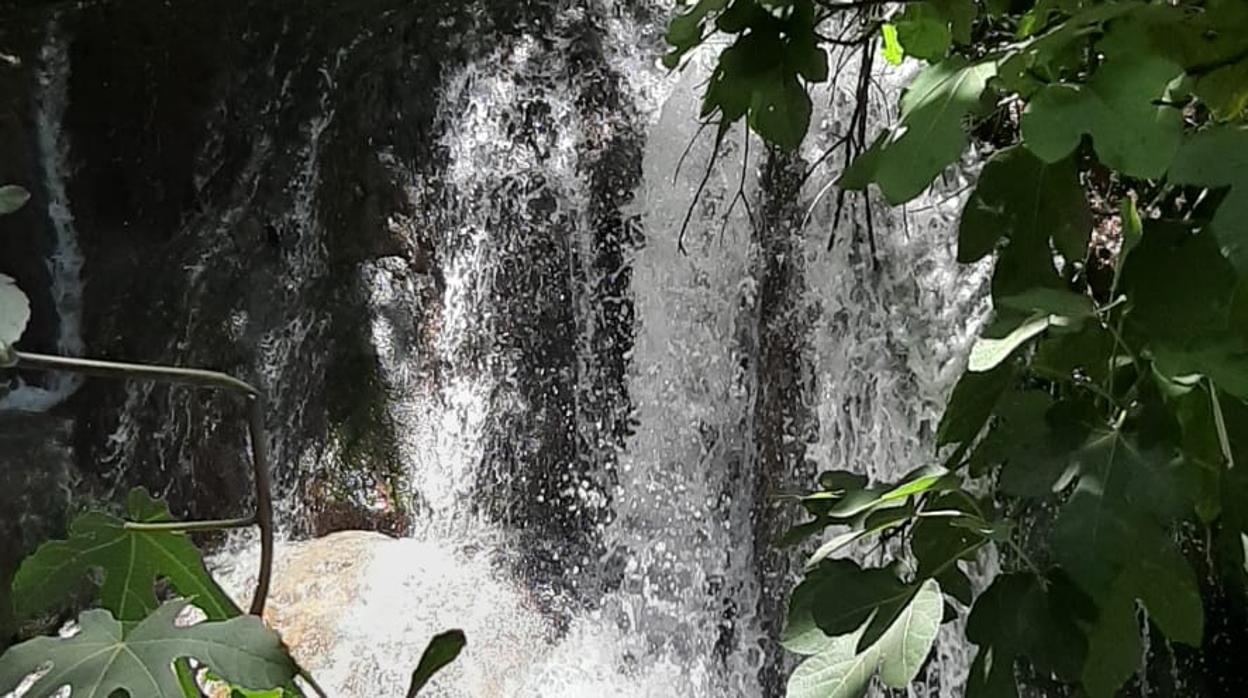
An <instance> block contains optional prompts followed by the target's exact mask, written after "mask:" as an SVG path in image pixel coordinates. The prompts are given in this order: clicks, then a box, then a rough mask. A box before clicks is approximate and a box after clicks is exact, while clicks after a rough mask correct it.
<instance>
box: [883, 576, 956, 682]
mask: <svg viewBox="0 0 1248 698" xmlns="http://www.w3.org/2000/svg"><path fill="white" fill-rule="evenodd" d="M943 610H944V598H943V596H942V595H941V593H940V584H939V583H937V582H936V580H935V579H928V580H927V581H925V582H923V584H922V585H920V586H919V590H918V592H917V593H915V595H914V598H912V599H911V600H910V603H908V604H906V606H905V608H904V609H902V611H901V613H899V614H898V615H897V618H896V619H895V620H894V621H893V624H892V625H890V626H889V627H888V630H886V631H884V634H883V635H882V636H881V637H880V640H879V643H878V644H877V645H876V647H875V648H874V649H875V650H876V651H877V652H878V653H879V655H880V680H881V681H883V682H884V685H886V686H891V687H893V688H905V687H906V686H908V685H910V682H911V681H913V680H914V678H915V677H916V676H918V674H919V669H920V668H922V667H923V662H924V661H926V660H927V655H928V654H929V653H930V652H931V651H932V644H933V643H935V642H936V633H937V631H939V630H940V619H941V616H942V615H943Z"/></svg>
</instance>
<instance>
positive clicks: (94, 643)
mask: <svg viewBox="0 0 1248 698" xmlns="http://www.w3.org/2000/svg"><path fill="white" fill-rule="evenodd" d="M187 604H188V602H187V601H185V600H179V601H171V602H169V603H166V604H164V605H162V606H160V607H159V608H158V609H157V610H156V611H154V612H153V613H152V614H151V615H150V616H148V617H147V618H145V619H144V620H142V621H141V622H139V623H138V624H137V625H135V626H134V627H133V628H130V629H129V630H127V629H126V627H125V626H124V625H123V624H122V623H121V622H119V621H118V620H116V619H114V618H113V617H112V615H111V614H109V613H108V611H104V610H100V609H94V610H90V611H85V612H84V613H83V614H82V615H81V616H79V625H80V631H79V632H78V634H77V635H74V636H73V637H71V638H69V639H54V638H49V637H41V638H36V639H34V640H31V641H29V642H24V643H22V644H20V645H17V646H15V647H13V648H11V649H10V650H9V651H8V652H6V653H5V654H4V655H3V656H2V657H0V691H4V692H8V691H11V690H13V689H15V688H17V686H18V684H19V683H21V682H22V681H23V680H24V679H25V678H26V677H27V676H28V675H30V674H32V673H35V672H36V671H39V670H40V668H41V667H43V666H45V665H46V664H49V663H50V664H51V669H50V670H49V671H48V673H47V674H45V675H44V676H43V677H42V678H40V679H39V680H38V681H36V682H35V683H34V685H33V686H32V687H31V688H30V690H29V691H28V692H27V693H26V694H25V695H26V698H45V697H47V696H53V695H58V694H59V691H60V688H61V687H62V686H66V685H68V686H69V687H70V691H71V693H72V695H73V696H74V698H110V697H111V696H112V695H113V693H114V692H116V691H122V692H124V693H125V694H126V695H129V696H132V697H133V698H183V694H182V687H181V685H180V684H179V683H178V679H177V677H176V676H175V675H174V672H173V664H174V661H175V660H178V659H181V658H184V657H192V658H195V659H197V660H199V661H201V662H203V663H204V664H206V665H207V666H208V667H209V668H210V669H211V670H212V671H213V672H214V673H215V674H217V675H218V676H220V677H221V678H223V679H224V680H226V681H228V682H230V683H232V684H235V685H238V686H242V687H245V688H251V689H267V688H273V687H276V686H282V685H284V684H286V683H287V682H288V681H291V680H292V679H293V678H294V675H295V667H294V663H293V662H291V660H290V658H289V657H288V656H287V655H286V652H285V651H284V650H283V649H282V643H281V640H279V639H278V637H277V635H276V634H275V633H273V631H271V630H269V629H268V628H266V627H264V623H263V622H261V621H260V619H259V618H255V617H251V616H247V617H242V618H235V619H233V620H228V621H220V622H205V623H200V624H198V625H192V626H190V627H177V626H175V625H174V620H175V619H176V618H177V616H178V614H179V613H181V611H182V610H183V609H184V608H185V607H186V606H187Z"/></svg>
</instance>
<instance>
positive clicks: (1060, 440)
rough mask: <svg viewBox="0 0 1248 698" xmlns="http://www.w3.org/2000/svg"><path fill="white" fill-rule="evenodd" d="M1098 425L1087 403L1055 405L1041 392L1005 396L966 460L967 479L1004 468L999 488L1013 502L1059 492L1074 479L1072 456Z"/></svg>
mask: <svg viewBox="0 0 1248 698" xmlns="http://www.w3.org/2000/svg"><path fill="white" fill-rule="evenodd" d="M1096 420H1097V415H1096V410H1095V408H1094V407H1093V406H1092V405H1091V404H1090V403H1089V402H1088V401H1081V400H1078V399H1076V398H1068V399H1064V400H1062V401H1059V402H1054V401H1053V400H1052V398H1051V397H1049V395H1048V393H1046V392H1045V391H1042V390H1022V391H1017V392H1012V393H1008V394H1007V395H1006V396H1005V398H1004V399H1003V400H1002V401H1001V403H1000V405H999V406H998V408H997V415H996V420H995V422H994V424H993V427H992V431H990V432H989V433H988V436H987V437H985V438H984V440H983V442H982V443H981V444H980V445H979V448H977V449H976V450H975V453H974V454H973V455H972V457H971V462H972V473H984V472H987V470H988V468H989V467H991V466H993V465H996V464H999V463H1003V464H1004V465H1005V467H1004V468H1003V469H1002V471H1001V476H1000V479H999V481H998V484H999V485H1000V487H1001V490H1002V491H1003V492H1006V493H1007V494H1010V495H1014V496H1017V497H1044V496H1048V495H1051V494H1053V493H1054V492H1057V491H1060V490H1062V489H1064V488H1065V487H1066V485H1067V484H1069V483H1070V478H1071V477H1073V476H1074V474H1075V470H1076V468H1075V465H1074V464H1073V463H1072V462H1071V453H1072V452H1073V451H1074V450H1075V449H1077V448H1079V447H1080V446H1082V445H1083V443H1084V441H1085V440H1086V439H1087V437H1088V434H1089V433H1090V430H1091V424H1092V423H1093V422H1095V421H1096Z"/></svg>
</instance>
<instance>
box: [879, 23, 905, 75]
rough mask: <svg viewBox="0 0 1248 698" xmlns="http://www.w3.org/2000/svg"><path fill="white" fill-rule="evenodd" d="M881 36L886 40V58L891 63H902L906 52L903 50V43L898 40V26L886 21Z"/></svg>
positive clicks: (881, 28)
mask: <svg viewBox="0 0 1248 698" xmlns="http://www.w3.org/2000/svg"><path fill="white" fill-rule="evenodd" d="M880 37H881V38H882V39H883V42H884V51H883V53H884V60H886V61H888V62H889V64H890V65H901V61H902V60H904V59H905V57H906V52H905V51H903V50H902V48H901V43H900V42H898V41H897V26H896V25H894V24H889V23H885V24H884V25H883V26H881V27H880Z"/></svg>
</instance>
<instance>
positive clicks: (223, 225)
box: [0, 0, 467, 516]
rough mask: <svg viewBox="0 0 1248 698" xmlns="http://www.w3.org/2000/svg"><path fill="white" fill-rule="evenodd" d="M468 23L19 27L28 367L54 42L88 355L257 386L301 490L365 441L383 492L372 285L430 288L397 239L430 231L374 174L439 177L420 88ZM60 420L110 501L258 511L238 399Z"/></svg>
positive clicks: (41, 285) (385, 20)
mask: <svg viewBox="0 0 1248 698" xmlns="http://www.w3.org/2000/svg"><path fill="white" fill-rule="evenodd" d="M452 10H454V12H452ZM456 13H458V16H457V15H456ZM466 17H467V14H466V12H465V11H464V10H463V9H462V8H461V7H460V6H459V5H458V4H454V3H439V2H430V3H408V2H400V1H398V0H391V1H389V2H382V1H374V2H338V3H332V2H331V3H320V4H318V7H317V8H316V10H315V11H313V10H311V9H309V8H308V7H307V6H306V4H305V3H302V2H276V3H271V2H264V3H260V2H251V3H243V4H235V5H233V6H231V7H208V6H205V5H203V4H202V3H196V2H181V1H179V2H164V1H163V0H138V1H137V2H100V3H89V4H84V5H75V6H68V5H56V4H53V3H47V4H27V5H22V6H21V7H9V8H7V13H6V19H5V22H4V29H3V33H2V34H0V40H3V41H4V48H5V49H6V50H11V51H14V52H16V53H18V54H19V55H20V58H21V59H22V65H21V66H20V67H16V68H11V69H8V70H4V71H3V74H0V81H3V85H2V87H3V88H4V93H3V95H2V97H0V98H2V99H3V100H4V104H5V107H6V109H4V110H3V113H4V117H3V118H4V127H5V128H4V132H3V136H2V137H0V138H2V140H0V149H2V150H3V153H4V155H5V157H4V158H2V159H0V160H2V161H3V163H4V164H3V168H4V171H2V172H0V174H2V175H4V176H5V177H6V181H8V180H10V179H11V180H13V181H22V182H31V183H33V184H32V185H31V186H30V188H31V190H32V192H33V193H34V195H35V198H34V199H33V200H32V205H31V206H30V207H28V210H27V211H25V212H23V213H22V214H21V215H20V216H15V217H11V218H8V219H5V220H3V221H0V226H3V229H2V230H0V232H2V233H3V234H0V252H2V253H3V256H0V273H7V274H12V275H16V276H18V277H19V280H20V281H21V283H22V285H23V287H25V288H27V289H28V290H29V291H30V293H31V296H32V298H33V300H34V304H35V320H34V321H33V323H32V327H31V331H30V334H29V335H28V337H27V341H26V342H25V343H24V346H25V347H26V348H28V349H40V350H49V349H53V348H54V346H53V339H54V335H55V326H56V324H57V317H56V315H57V314H56V308H55V307H54V305H53V303H52V302H51V300H50V299H49V298H48V296H47V289H48V287H49V286H50V283H51V281H50V279H49V278H48V271H47V266H46V260H47V259H49V258H50V255H51V254H52V253H53V252H54V251H53V250H52V249H51V247H52V245H51V244H50V242H49V239H50V235H49V232H48V231H49V227H50V226H49V222H48V221H47V220H46V215H45V214H44V212H45V211H46V210H47V206H46V200H47V196H46V191H44V190H45V189H46V188H47V187H46V184H45V186H44V187H40V186H39V180H40V178H41V177H42V176H43V175H44V173H43V172H41V167H40V163H39V162H38V157H37V155H38V154H37V153H36V152H35V151H34V148H33V146H32V144H33V143H34V142H36V141H37V139H38V137H39V132H38V125H37V124H35V123H34V119H33V117H32V116H31V115H32V113H33V110H34V109H35V104H34V103H35V101H37V100H38V99H40V98H47V97H48V96H47V95H43V94H41V92H40V86H39V84H38V82H39V78H40V74H39V71H40V70H41V69H42V67H43V64H44V63H46V59H45V58H44V57H43V56H42V55H41V54H42V53H43V52H45V51H47V50H48V46H49V44H50V43H52V42H54V41H58V40H59V41H60V42H61V43H63V44H64V46H63V47H62V48H61V49H60V50H61V51H62V52H63V53H64V59H65V70H66V71H67V72H68V86H67V94H65V95H61V96H60V98H62V99H64V100H65V102H66V104H67V107H66V109H65V118H64V122H63V123H62V124H59V128H60V129H61V130H62V135H63V138H64V139H65V141H67V142H68V143H69V149H70V159H71V161H72V163H73V174H72V176H71V177H70V178H69V181H68V182H66V183H65V184H66V187H67V189H68V195H69V198H70V200H71V202H72V208H73V214H74V217H75V220H76V229H77V230H76V233H77V238H78V242H79V245H80V246H81V247H82V254H83V258H84V259H83V266H84V278H83V297H84V304H85V307H84V313H83V318H82V323H83V328H82V329H83V335H84V340H85V344H86V346H87V350H88V352H89V353H90V354H92V355H95V356H101V357H108V358H114V359H125V360H137V361H149V362H156V363H170V364H181V365H193V366H203V367H209V368H215V369H219V370H223V371H227V372H230V373H234V374H236V375H239V376H241V377H243V378H246V379H248V380H252V381H254V382H256V383H257V384H259V385H260V387H261V388H262V389H264V390H265V391H266V392H267V393H268V394H269V396H270V398H271V402H270V405H271V408H270V417H269V424H270V427H271V429H272V430H273V432H274V433H275V436H274V437H273V438H274V441H275V443H274V444H273V447H274V451H275V454H276V455H277V456H278V461H279V462H280V463H281V464H282V465H281V466H280V467H279V472H278V477H279V479H280V480H281V481H282V482H283V483H284V484H285V485H286V486H287V487H293V486H295V485H296V484H297V482H298V481H299V480H300V479H301V478H302V476H303V475H304V473H297V472H296V467H295V466H296V464H295V461H297V460H299V459H300V458H303V459H304V460H305V461H310V462H317V461H318V460H320V459H321V458H322V456H323V455H324V452H325V451H326V441H327V435H328V434H330V433H331V432H334V431H335V430H336V428H337V425H347V427H346V428H348V429H350V430H352V431H354V432H369V440H370V441H371V442H372V443H374V444H381V445H380V446H377V447H376V448H374V449H373V450H372V451H371V452H370V453H368V454H367V456H368V457H369V462H368V463H367V464H359V465H357V466H356V467H362V468H365V469H368V470H373V471H376V472H373V473H372V475H371V477H372V479H376V480H382V479H384V478H385V477H387V476H389V473H388V472H387V468H388V467H389V466H390V465H391V464H392V462H393V460H394V458H393V454H392V453H385V448H384V443H385V441H386V438H385V432H386V430H387V429H388V425H387V424H386V423H385V419H384V416H383V415H379V414H378V413H377V411H376V410H374V409H372V404H373V403H375V402H377V401H378V397H379V396H378V395H377V394H376V393H375V392H370V391H369V390H367V389H360V388H361V387H364V388H367V387H369V386H373V387H375V380H374V374H375V370H376V362H375V360H374V357H373V349H372V347H371V345H370V343H369V337H368V328H367V318H366V314H365V313H364V312H362V308H363V304H364V300H363V298H364V291H363V289H361V288H360V287H359V273H358V266H359V264H360V263H362V262H364V261H366V260H368V259H373V258H377V257H381V256H398V257H402V258H407V259H412V260H420V266H421V269H422V272H423V273H426V274H434V273H436V268H435V267H436V260H431V256H432V255H431V254H430V248H431V245H430V242H429V241H428V240H422V239H421V238H420V237H419V236H417V237H414V238H413V237H411V236H406V235H402V234H400V232H398V231H396V229H395V228H394V226H392V225H390V224H389V221H390V219H391V218H392V217H393V216H395V215H396V214H401V215H402V216H404V217H406V218H408V219H412V218H417V217H419V215H420V213H421V212H417V211H413V210H410V204H409V203H408V199H407V198H406V197H405V196H404V195H403V183H402V182H400V181H399V179H398V178H397V177H396V175H395V172H394V168H393V167H387V165H386V164H384V163H383V162H382V157H383V154H389V155H390V156H391V157H394V158H398V159H400V160H401V161H402V162H416V161H420V162H424V163H426V167H428V168H429V169H430V170H436V167H437V155H436V152H435V150H436V148H435V141H434V138H433V136H434V135H435V134H432V133H431V130H430V129H429V127H428V124H429V121H430V119H431V118H432V110H433V108H434V104H433V102H434V100H430V99H429V98H428V97H429V86H430V85H436V84H437V83H438V82H439V79H440V77H439V76H440V73H441V70H442V69H443V66H444V65H445V64H448V63H450V64H453V63H454V62H455V60H456V55H457V49H456V48H455V47H454V45H453V44H455V43H456V42H457V41H458V40H459V37H462V36H463V33H462V32H456V31H450V29H453V28H454V25H455V22H457V21H466ZM448 19H449V24H448ZM53 35H57V36H59V37H60V38H59V39H57V38H55V37H54V36H53ZM15 228H22V229H23V231H24V233H25V234H23V235H13V234H9V233H10V231H11V230H13V229H15ZM58 413H59V414H63V415H66V416H70V417H72V418H73V419H74V423H75V424H76V431H75V435H74V439H75V441H76V444H77V446H78V456H79V460H80V461H81V463H82V466H83V468H84V469H85V470H87V471H89V472H94V473H98V474H101V475H104V474H107V475H108V476H109V478H110V480H109V481H110V482H111V483H112V484H114V485H115V486H117V487H118V488H119V489H124V488H125V487H128V486H129V485H132V484H146V485H148V486H150V487H152V488H153V489H155V490H157V491H161V492H165V493H166V494H167V496H168V497H169V498H170V499H171V501H172V502H173V504H174V506H175V511H181V512H182V513H186V514H189V515H193V516H215V515H218V514H224V513H226V512H227V511H231V510H234V509H236V508H237V502H239V501H240V500H245V499H246V498H247V497H248V496H249V491H250V485H249V477H248V471H247V469H246V468H245V467H244V463H245V462H246V460H245V456H246V440H245V431H244V429H243V420H242V418H243V413H242V410H241V408H240V406H239V404H238V402H237V401H236V400H233V399H230V398H229V397H222V396H214V395H211V394H207V393H202V392H192V391H188V390H183V389H177V388H174V389H170V388H166V387H152V386H134V385H124V384H119V383H106V382H100V381H93V382H90V383H88V384H87V385H86V386H85V387H84V388H83V389H81V390H80V391H79V392H78V393H77V394H76V395H75V396H74V397H73V398H72V400H71V401H70V402H69V403H68V404H66V405H63V406H61V408H60V409H59V411H58Z"/></svg>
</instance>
